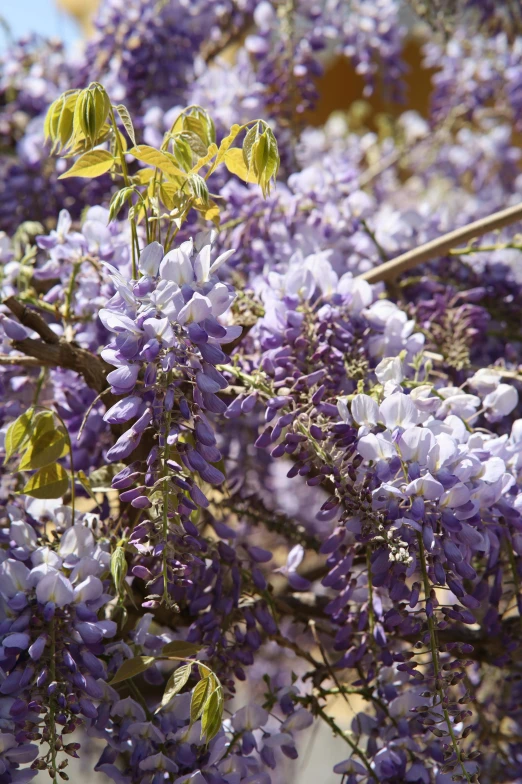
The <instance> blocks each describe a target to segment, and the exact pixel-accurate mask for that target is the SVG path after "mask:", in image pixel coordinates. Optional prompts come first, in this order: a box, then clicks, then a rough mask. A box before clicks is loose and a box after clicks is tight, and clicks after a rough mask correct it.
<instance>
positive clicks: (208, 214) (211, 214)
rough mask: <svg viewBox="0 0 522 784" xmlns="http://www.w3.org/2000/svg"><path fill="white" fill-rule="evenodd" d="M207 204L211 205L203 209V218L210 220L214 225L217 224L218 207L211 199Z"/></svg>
mask: <svg viewBox="0 0 522 784" xmlns="http://www.w3.org/2000/svg"><path fill="white" fill-rule="evenodd" d="M209 204H210V205H211V206H210V207H209V208H208V209H207V210H206V211H205V220H208V221H212V223H213V224H214V225H215V226H219V207H218V205H217V204H216V203H215V202H213V201H210V202H209Z"/></svg>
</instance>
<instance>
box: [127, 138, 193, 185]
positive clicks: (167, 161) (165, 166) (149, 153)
mask: <svg viewBox="0 0 522 784" xmlns="http://www.w3.org/2000/svg"><path fill="white" fill-rule="evenodd" d="M129 154H130V155H134V157H135V158H136V159H137V160H138V161H142V163H148V165H149V166H154V167H155V168H156V169H159V170H160V172H163V174H166V175H167V177H184V178H185V177H186V176H187V175H186V173H185V172H184V171H182V170H181V169H180V168H178V167H177V166H176V165H175V164H174V162H173V160H171V158H170V156H169V155H167V153H164V152H161V150H156V149H155V148H154V147H149V145H148V144H138V145H137V146H135V147H131V149H130V150H129Z"/></svg>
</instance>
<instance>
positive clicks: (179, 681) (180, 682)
mask: <svg viewBox="0 0 522 784" xmlns="http://www.w3.org/2000/svg"><path fill="white" fill-rule="evenodd" d="M191 672H192V664H184V665H183V666H182V667H178V669H177V670H175V671H174V672H173V673H172V675H171V676H170V678H169V679H168V682H167V685H166V687H165V693H164V694H163V697H162V700H161V705H160V706H159V708H158V709H157V710H156V711H155V712H156V713H158V712H159V711H160V710H161V709H162V708H164V707H165V705H168V704H169V702H170V701H171V699H172V698H173V697H175V696H176V694H178V692H180V691H181V689H182V688H183V686H185V684H186V683H187V681H188V679H189V678H190V673H191Z"/></svg>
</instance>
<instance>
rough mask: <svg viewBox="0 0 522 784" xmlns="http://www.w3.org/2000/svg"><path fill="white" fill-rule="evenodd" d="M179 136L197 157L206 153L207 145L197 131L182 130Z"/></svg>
mask: <svg viewBox="0 0 522 784" xmlns="http://www.w3.org/2000/svg"><path fill="white" fill-rule="evenodd" d="M179 136H180V138H181V139H182V140H183V141H185V142H187V144H188V146H189V147H190V149H191V150H192V152H193V153H194V155H195V156H196V157H198V158H199V157H201V156H203V155H206V154H207V145H206V144H205V142H204V141H203V140H202V139H201V137H200V136H199V135H198V134H197V133H194V132H193V131H183V132H182V133H180V134H179Z"/></svg>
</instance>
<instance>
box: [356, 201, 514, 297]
mask: <svg viewBox="0 0 522 784" xmlns="http://www.w3.org/2000/svg"><path fill="white" fill-rule="evenodd" d="M519 220H522V204H516V205H515V206H514V207H508V208H507V209H505V210H500V211H499V212H494V213H493V214H492V215H488V216H487V217H486V218H480V219H479V220H477V221H473V223H468V225H467V226H463V227H462V228H460V229H455V230H454V231H450V232H448V234H443V235H442V237H437V239H435V240H431V241H430V242H426V243H425V244H424V245H420V246H419V247H418V248H414V249H413V250H409V251H407V252H406V253H402V254H401V255H400V256H397V258H395V259H391V260H390V261H387V262H385V263H384V264H380V265H379V266H378V267H375V268H374V269H371V270H369V271H368V272H364V273H363V274H362V275H359V277H360V278H361V279H362V280H367V281H368V283H379V282H380V281H391V280H394V279H395V278H397V276H398V275H401V274H402V273H403V272H407V271H408V270H411V269H413V267H416V266H417V265H418V264H423V263H424V262H425V261H431V260H432V259H436V258H438V257H440V256H445V255H446V254H447V253H448V252H449V251H450V250H451V249H452V248H455V247H457V246H458V245H460V244H461V243H464V242H469V241H470V240H472V239H474V238H475V237H481V236H482V235H483V234H488V233H489V232H490V231H497V230H498V229H502V228H504V227H505V226H510V225H511V224H513V223H516V222H517V221H519Z"/></svg>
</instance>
